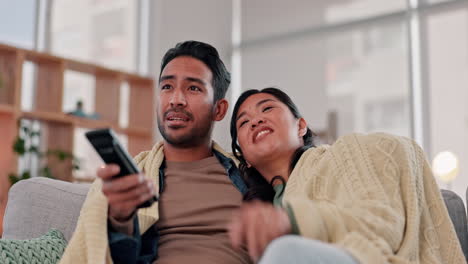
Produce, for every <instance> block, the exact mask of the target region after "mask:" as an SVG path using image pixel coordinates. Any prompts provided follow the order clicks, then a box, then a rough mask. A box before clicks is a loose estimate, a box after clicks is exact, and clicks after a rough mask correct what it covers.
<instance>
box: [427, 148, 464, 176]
mask: <svg viewBox="0 0 468 264" xmlns="http://www.w3.org/2000/svg"><path fill="white" fill-rule="evenodd" d="M458 170H459V168H458V158H457V156H456V155H455V154H453V153H452V152H450V151H443V152H440V153H438V154H437V155H436V156H435V157H434V160H433V161H432V171H433V173H434V175H435V176H436V177H437V178H439V179H440V180H442V181H443V182H445V183H450V182H452V181H453V180H454V179H455V178H456V177H457V175H458Z"/></svg>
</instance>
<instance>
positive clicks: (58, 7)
mask: <svg viewBox="0 0 468 264" xmlns="http://www.w3.org/2000/svg"><path fill="white" fill-rule="evenodd" d="M136 11H137V1H132V0H93V1H73V0H56V1H54V5H53V7H52V16H53V17H52V26H51V28H52V37H51V38H52V39H51V41H52V52H54V53H55V54H58V55H60V56H64V57H67V58H74V59H78V60H82V61H86V62H91V63H97V64H102V65H104V66H108V67H111V68H118V69H122V70H128V71H134V70H135V64H136V36H137V34H136V27H137V25H136V20H137V19H136Z"/></svg>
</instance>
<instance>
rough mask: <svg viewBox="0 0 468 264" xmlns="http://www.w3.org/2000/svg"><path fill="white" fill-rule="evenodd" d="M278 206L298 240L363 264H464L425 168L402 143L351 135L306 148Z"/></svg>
mask: <svg viewBox="0 0 468 264" xmlns="http://www.w3.org/2000/svg"><path fill="white" fill-rule="evenodd" d="M283 203H284V204H285V205H286V204H288V205H289V206H290V207H291V208H292V211H293V212H294V215H295V217H296V221H297V224H298V227H299V232H300V234H301V235H302V236H304V237H308V238H311V239H316V240H321V241H324V242H327V243H332V244H334V245H336V246H338V247H340V248H343V249H344V250H346V251H347V252H349V253H351V255H353V256H354V257H355V258H356V259H357V260H358V261H359V262H360V263H362V264H367V263H369V264H376V263H379V264H384V263H395V264H396V263H399V264H400V263H444V264H449V263H466V261H465V257H464V255H463V252H462V250H461V247H460V243H459V240H458V238H457V236H456V233H455V230H454V227H453V224H452V222H451V220H450V218H449V215H448V212H447V208H446V207H445V204H444V201H443V199H442V196H441V193H440V190H439V188H438V186H437V184H436V182H435V179H434V176H433V174H432V171H431V168H430V166H429V164H428V162H427V160H426V158H425V156H424V153H423V151H422V149H421V148H420V147H419V146H418V145H417V144H416V143H415V142H414V141H413V140H410V139H408V138H404V137H397V136H392V135H388V134H383V133H378V134H370V135H362V134H352V135H348V136H344V137H342V138H340V139H339V140H338V141H337V142H336V143H335V144H333V145H332V146H320V147H317V148H312V149H309V150H308V151H306V152H305V153H304V154H303V155H302V157H301V158H300V160H299V161H298V163H297V164H296V166H295V168H294V170H293V172H292V174H291V175H290V178H289V180H288V184H287V186H286V189H285V194H284V197H283Z"/></svg>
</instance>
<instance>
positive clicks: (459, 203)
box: [441, 190, 468, 261]
mask: <svg viewBox="0 0 468 264" xmlns="http://www.w3.org/2000/svg"><path fill="white" fill-rule="evenodd" d="M441 192H442V196H443V198H444V202H445V205H446V206H447V209H448V213H449V215H450V219H451V220H452V223H453V226H454V227H455V231H456V232H457V236H458V240H460V245H461V247H462V250H463V253H464V254H465V258H467V261H468V228H467V222H466V211H465V205H464V203H463V200H462V199H461V198H460V196H458V195H457V194H456V193H454V192H452V191H449V190H441Z"/></svg>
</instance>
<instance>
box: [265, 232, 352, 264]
mask: <svg viewBox="0 0 468 264" xmlns="http://www.w3.org/2000/svg"><path fill="white" fill-rule="evenodd" d="M259 263H260V264H280V263H281V264H284V263H287V264H302V263H304V264H305V263H307V264H336V263H340V264H358V263H359V262H358V261H357V260H355V259H354V258H353V257H352V256H351V255H350V254H348V253H347V252H346V251H344V250H343V249H340V248H338V247H335V246H333V245H331V244H327V243H324V242H321V241H317V240H312V239H307V238H304V237H300V236H294V235H288V236H283V237H280V238H277V239H275V240H273V241H272V242H271V243H270V244H269V245H268V247H267V248H266V250H265V252H264V253H263V256H262V258H261V259H260V262H259Z"/></svg>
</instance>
